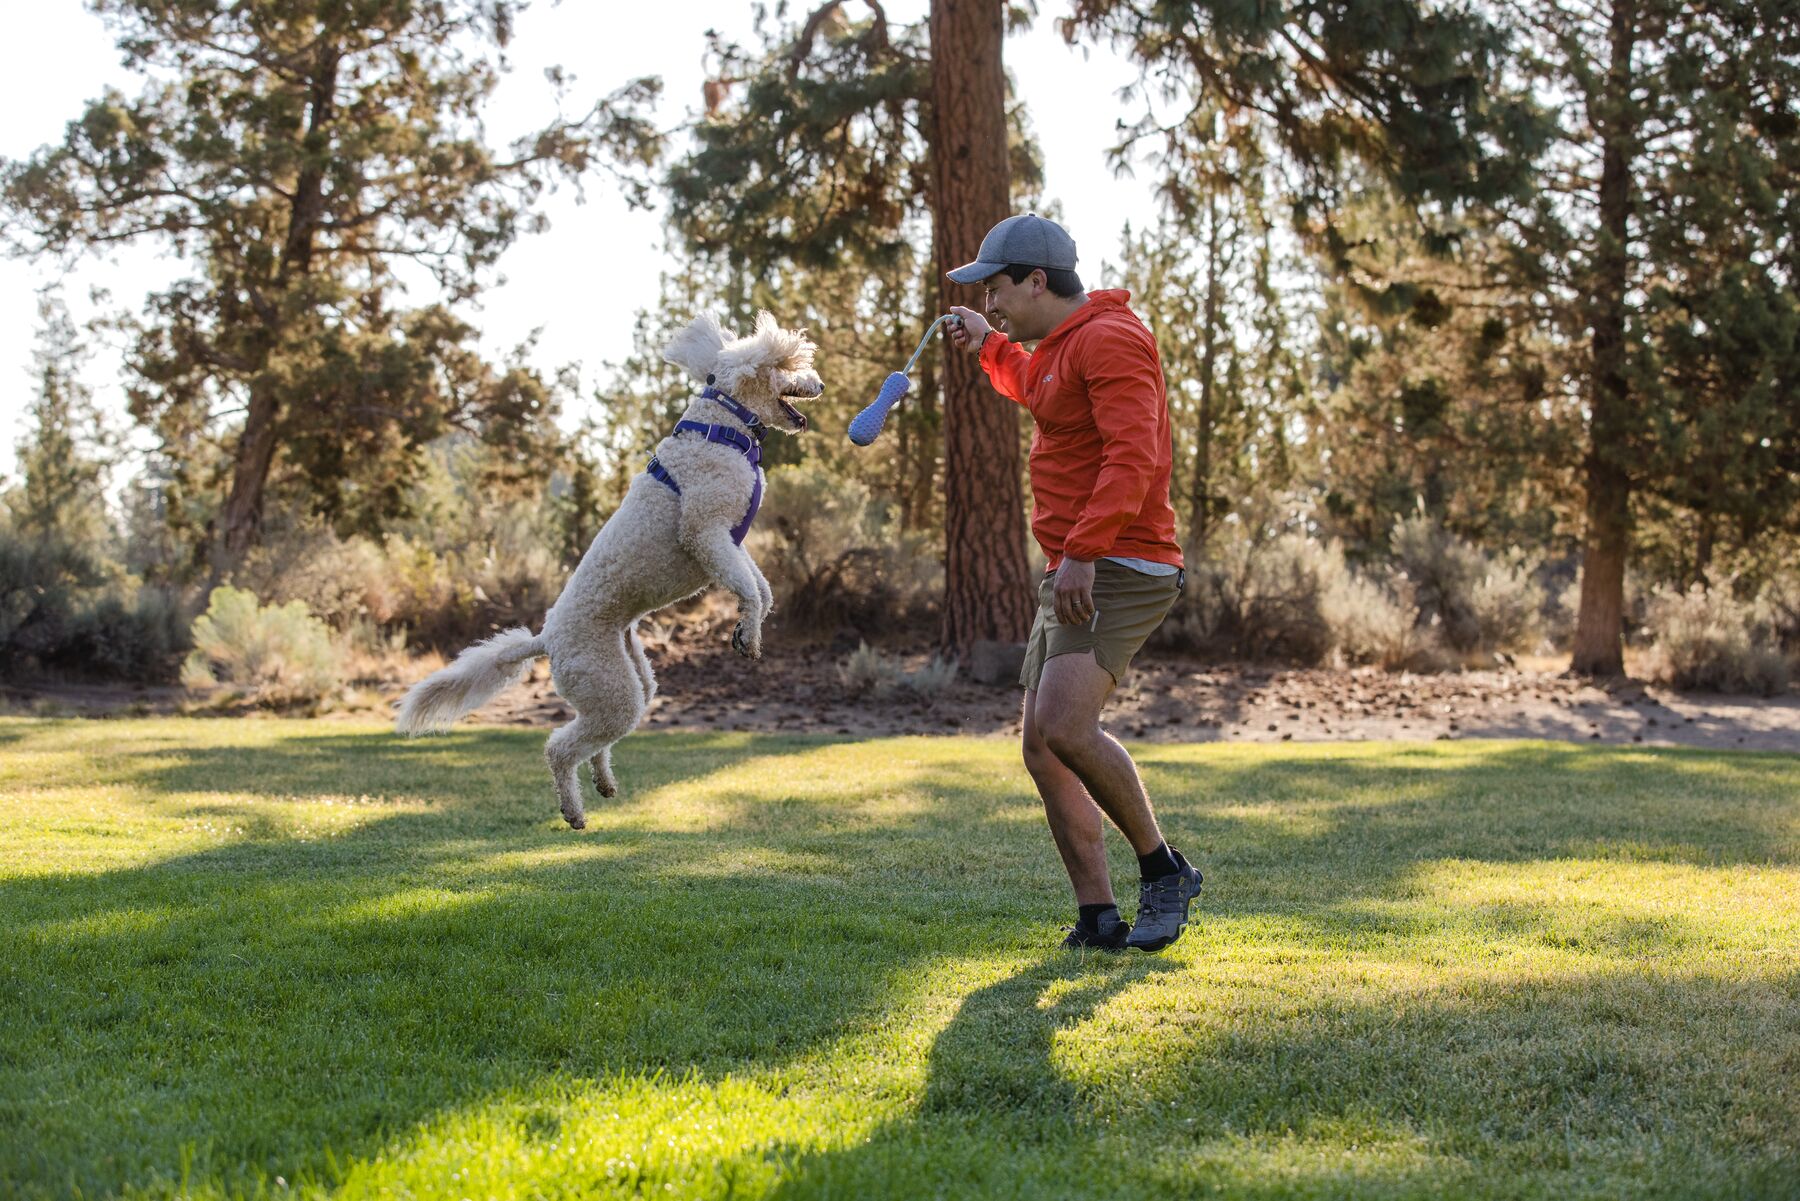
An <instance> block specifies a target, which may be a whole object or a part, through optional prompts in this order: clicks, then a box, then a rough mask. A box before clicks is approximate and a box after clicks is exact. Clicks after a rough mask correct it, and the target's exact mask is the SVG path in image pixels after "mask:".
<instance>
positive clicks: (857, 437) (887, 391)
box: [850, 313, 962, 446]
mask: <svg viewBox="0 0 1800 1201" xmlns="http://www.w3.org/2000/svg"><path fill="white" fill-rule="evenodd" d="M946 321H951V322H954V323H956V324H957V325H961V324H962V318H961V317H958V316H957V315H956V314H955V313H945V314H944V315H943V316H942V317H939V318H938V319H937V320H936V321H933V322H932V323H931V328H930V329H928V330H926V331H925V336H924V337H923V338H920V339H919V349H917V350H915V351H913V356H912V358H910V359H908V360H906V371H896V372H894V374H892V375H890V376H888V377H887V379H886V380H884V381H883V382H882V385H881V391H880V392H879V393H877V394H876V397H875V403H874V404H872V405H870V406H869V407H868V408H866V409H864V410H863V411H862V412H860V413H858V414H857V415H856V420H854V421H852V422H851V423H850V441H852V442H854V443H856V444H857V445H858V446H867V445H868V444H869V443H871V442H873V441H875V439H876V438H878V437H880V436H881V427H882V426H884V425H886V424H887V416H888V410H889V409H891V408H893V407H894V402H895V401H897V400H899V399H900V398H901V397H902V396H905V395H906V390H907V389H908V388H910V387H912V381H911V380H909V379H907V378H906V372H907V371H911V370H912V369H913V364H914V363H916V362H918V361H919V356H920V355H922V354H924V353H925V344H926V343H927V342H929V341H931V335H932V334H934V333H936V332H937V327H938V326H940V325H942V324H943V323H944V322H946Z"/></svg>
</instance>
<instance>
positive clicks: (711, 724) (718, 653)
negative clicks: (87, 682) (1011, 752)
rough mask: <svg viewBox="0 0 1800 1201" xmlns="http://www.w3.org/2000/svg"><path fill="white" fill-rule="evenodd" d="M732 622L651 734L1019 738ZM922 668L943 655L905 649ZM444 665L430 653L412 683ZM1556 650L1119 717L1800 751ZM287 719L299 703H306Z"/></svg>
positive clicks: (1008, 698)
mask: <svg viewBox="0 0 1800 1201" xmlns="http://www.w3.org/2000/svg"><path fill="white" fill-rule="evenodd" d="M727 628H728V627H727V626H724V625H722V624H717V623H706V624H704V625H700V624H696V625H690V626H684V627H680V628H677V629H675V630H673V631H669V632H663V631H662V630H660V629H657V628H654V627H652V628H650V629H648V630H647V631H646V632H647V638H646V642H647V645H648V647H649V651H650V657H651V661H652V662H653V663H654V665H655V667H656V671H657V676H658V681H659V692H658V695H657V698H656V701H655V704H654V705H653V706H652V708H651V710H650V712H649V714H648V715H647V716H646V717H645V719H644V728H646V729H652V730H705V731H718V730H741V731H752V732H758V733H800V732H810V733H826V734H845V735H852V736H859V737H878V736H887V735H894V734H976V735H993V736H1009V735H1010V736H1015V737H1016V736H1017V735H1018V733H1019V690H1018V688H1017V687H1016V686H987V685H982V684H976V683H973V682H971V681H969V680H967V679H962V678H959V679H956V680H954V681H953V682H951V683H950V684H948V685H946V686H945V687H943V688H942V689H941V690H939V691H938V692H936V693H935V694H932V695H929V696H920V695H915V694H913V693H911V692H908V691H906V690H904V689H898V690H894V691H892V692H890V693H888V694H887V695H880V696H878V695H874V694H873V693H870V692H860V693H859V692H857V691H855V690H853V689H851V688H850V687H848V686H847V685H846V684H845V683H844V681H843V680H842V678H841V676H840V670H839V668H840V664H842V662H843V661H844V659H845V657H846V654H845V652H844V651H843V650H842V649H839V650H836V651H833V650H827V649H825V648H816V647H814V648H804V647H795V646H790V645H781V644H779V643H777V644H773V645H771V646H769V648H768V653H767V654H766V656H765V657H764V659H763V660H762V661H761V662H758V663H751V662H748V661H746V660H743V659H740V658H739V657H738V656H737V655H735V654H733V653H732V652H731V651H730V649H729V648H728V647H727V645H726V630H727ZM899 658H901V660H902V661H903V662H904V663H905V665H906V666H907V667H908V668H910V669H915V670H916V669H917V668H918V667H920V666H922V665H923V663H924V660H925V658H926V656H925V654H923V653H918V654H913V655H910V656H899ZM434 665H435V664H434V663H433V662H430V661H426V662H421V663H418V664H416V665H415V666H414V667H413V668H412V669H411V670H410V671H408V672H407V673H406V675H407V676H408V677H409V678H416V677H417V676H419V675H422V674H424V672H425V671H426V670H428V669H429V668H430V667H431V666H434ZM1560 668H1561V664H1560V663H1559V662H1557V661H1553V660H1544V661H1541V662H1532V663H1522V664H1521V665H1520V666H1519V667H1517V668H1506V669H1496V670H1492V671H1474V672H1462V673H1455V674H1448V675H1428V676H1420V675H1407V674H1400V675H1391V674H1389V673H1387V672H1383V671H1379V670H1375V669H1358V670H1353V671H1329V670H1319V669H1294V668H1280V667H1272V666H1258V665H1247V664H1209V663H1202V662H1183V661H1172V660H1168V659H1158V658H1156V657H1154V656H1151V655H1142V656H1140V657H1139V659H1138V665H1137V667H1136V669H1135V670H1134V673H1133V674H1132V676H1131V677H1130V678H1128V679H1127V681H1126V683H1125V685H1124V686H1123V687H1121V689H1120V690H1119V692H1118V693H1117V694H1115V696H1114V699H1113V701H1112V702H1111V704H1109V705H1108V707H1107V710H1106V714H1105V717H1104V720H1105V723H1106V725H1107V728H1108V729H1110V730H1111V731H1112V732H1113V733H1114V734H1115V735H1117V736H1118V737H1120V738H1124V739H1128V740H1138V741H1144V742H1286V741H1294V742H1352V741H1362V740H1375V739H1393V740H1402V741H1406V740H1419V741H1430V740H1435V739H1457V738H1543V739H1553V740H1559V741H1567V742H1589V743H1612V744H1640V745H1644V746H1693V747H1713V748H1722V749H1728V750H1762V751H1771V750H1772V751H1789V752H1800V696H1796V695H1792V694H1790V695H1787V696H1781V697H1773V698H1760V697H1743V696H1719V695H1710V694H1697V693H1677V692H1674V691H1672V690H1669V689H1666V688H1662V687H1658V686H1651V685H1646V684H1643V683H1640V682H1638V681H1627V682H1622V683H1619V684H1615V685H1612V686H1609V687H1596V686H1595V685H1593V684H1589V683H1586V682H1583V681H1579V680H1571V679H1564V678H1562V677H1561V676H1560V675H1559V674H1558V672H1559V671H1560ZM406 682H407V681H406V680H399V679H396V680H391V681H388V682H385V683H382V684H379V685H374V686H369V687H365V688H361V689H358V690H355V691H353V692H352V693H351V694H349V695H348V696H346V697H344V698H340V699H334V700H333V701H331V702H328V703H327V704H325V705H323V706H318V707H314V708H311V709H308V710H303V712H308V713H316V714H317V715H319V716H322V717H328V718H335V717H352V718H365V719H366V718H370V717H386V716H389V715H391V713H392V707H393V704H394V702H395V701H396V700H397V699H398V698H399V696H400V694H401V693H402V692H403V691H404V689H405V687H406ZM0 707H3V708H4V709H7V710H10V711H12V712H15V713H17V712H27V713H29V712H36V713H53V714H55V713H66V714H71V715H83V716H96V717H101V716H124V715H134V714H152V713H209V714H224V713H231V714H242V715H252V714H256V713H270V712H280V710H270V709H267V708H264V707H259V706H255V705H251V704H249V703H246V702H242V701H239V700H236V699H234V698H233V697H232V695H231V694H229V693H226V694H213V695H210V696H203V695H197V694H194V693H191V692H188V691H186V690H183V689H178V688H168V689H131V688H121V687H117V686H112V687H95V686H74V685H63V686H54V687H52V686H45V687H37V688H32V689H21V688H0ZM286 712H288V713H289V714H292V713H294V712H295V710H293V709H291V708H290V709H288V710H287V711H286ZM571 716H573V714H572V712H571V711H570V709H569V708H568V706H567V705H565V704H564V703H563V701H562V699H561V698H560V697H559V696H558V695H557V694H556V691H555V689H554V688H553V687H552V686H551V684H550V677H549V670H548V665H547V664H546V663H543V662H539V663H538V664H537V665H536V667H535V668H534V669H533V671H532V674H531V676H530V677H529V678H528V679H527V680H526V681H525V682H524V683H522V684H520V685H519V686H518V687H516V688H514V689H512V690H511V691H509V692H508V693H506V694H505V695H503V696H501V697H499V698H498V699H496V700H495V701H494V702H493V703H492V704H490V705H488V706H487V707H485V708H483V709H481V710H480V711H478V712H477V713H476V714H475V715H473V716H472V717H471V718H470V719H469V720H470V721H471V722H475V723H489V724H504V725H520V726H542V727H549V726H554V725H557V724H560V723H561V722H563V721H566V720H567V719H568V718H569V717H571Z"/></svg>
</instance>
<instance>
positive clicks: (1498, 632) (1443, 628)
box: [1392, 514, 1544, 657]
mask: <svg viewBox="0 0 1800 1201" xmlns="http://www.w3.org/2000/svg"><path fill="white" fill-rule="evenodd" d="M1392 545H1393V550H1394V556H1395V558H1396V559H1397V560H1398V563H1399V567H1400V570H1401V571H1402V572H1404V573H1405V576H1406V579H1407V580H1408V581H1409V582H1410V584H1411V585H1412V596H1413V603H1414V604H1415V606H1416V607H1417V611H1418V618H1417V620H1418V621H1419V623H1420V624H1422V625H1427V626H1433V625H1434V626H1435V627H1436V628H1437V630H1438V631H1439V633H1440V635H1441V636H1442V638H1443V640H1444V643H1445V644H1446V645H1447V646H1448V647H1449V648H1450V649H1451V650H1453V651H1456V652H1459V653H1460V654H1462V655H1464V656H1468V657H1475V656H1484V655H1486V654H1489V653H1491V652H1494V651H1523V650H1529V649H1530V648H1531V647H1532V646H1533V645H1534V644H1535V643H1536V642H1537V640H1538V637H1539V632H1540V629H1541V626H1542V617H1541V614H1542V611H1543V608H1544V590H1543V589H1542V588H1541V587H1540V586H1539V585H1538V583H1537V581H1536V580H1534V579H1533V578H1532V574H1531V572H1530V571H1529V570H1528V569H1527V568H1526V566H1525V563H1524V559H1523V556H1522V555H1521V554H1520V553H1519V552H1518V551H1516V550H1515V551H1509V552H1507V553H1506V554H1503V555H1499V556H1492V555H1489V554H1488V553H1487V552H1485V551H1483V550H1482V549H1481V548H1480V547H1478V546H1476V545H1474V544H1473V543H1470V542H1466V541H1464V540H1463V539H1461V538H1458V537H1457V536H1456V535H1455V534H1452V533H1451V532H1450V531H1448V530H1446V529H1445V528H1444V527H1443V526H1441V525H1439V524H1438V523H1437V522H1436V521H1434V520H1433V519H1431V518H1429V517H1426V516H1424V515H1423V514H1420V515H1418V516H1414V517H1408V518H1404V519H1402V520H1400V521H1397V522H1395V523H1394V531H1393V538H1392Z"/></svg>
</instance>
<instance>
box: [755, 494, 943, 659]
mask: <svg viewBox="0 0 1800 1201" xmlns="http://www.w3.org/2000/svg"><path fill="white" fill-rule="evenodd" d="M897 525H898V521H897V516H896V514H895V512H894V511H893V509H892V507H891V506H890V505H888V504H887V503H885V502H879V501H876V500H875V499H873V498H872V496H871V494H870V491H869V488H868V486H867V485H866V484H864V483H862V482H861V481H860V480H855V479H840V478H838V477H837V476H834V475H833V474H832V473H831V472H830V470H829V469H827V468H826V467H825V466H823V465H822V464H817V463H804V464H798V465H795V466H787V467H777V468H775V469H773V470H772V471H770V472H769V487H768V492H767V499H766V500H765V501H764V503H763V509H762V512H761V514H759V516H758V517H757V522H756V525H755V526H754V527H753V529H752V531H751V534H750V549H751V553H752V554H753V555H754V557H755V558H756V561H757V562H758V564H760V565H761V567H762V569H763V573H764V574H765V575H766V576H767V577H768V580H769V587H770V588H771V589H772V590H773V591H774V593H775V598H776V608H777V611H778V612H779V613H780V615H781V620H782V623H783V625H784V627H786V628H790V629H795V628H797V629H810V630H813V631H816V632H817V633H819V634H822V635H830V634H831V633H833V632H834V631H836V630H838V629H841V628H843V627H846V626H848V627H849V628H851V629H853V630H855V631H856V632H857V633H858V634H861V635H864V636H870V635H875V634H878V633H882V632H885V631H889V630H891V629H893V628H895V627H896V626H901V625H904V624H907V623H908V622H912V621H916V620H918V619H920V618H922V617H924V616H926V615H927V614H929V613H930V612H931V608H932V605H933V603H934V602H935V598H936V596H937V594H938V592H939V590H940V588H941V586H942V577H943V571H942V566H941V564H940V563H939V562H938V559H937V555H936V553H935V552H934V551H933V550H932V548H931V546H930V543H929V542H928V541H927V540H926V539H925V538H924V536H922V535H919V534H916V533H912V534H902V533H901V532H900V531H899V530H898V529H897Z"/></svg>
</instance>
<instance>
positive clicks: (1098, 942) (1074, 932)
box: [1062, 909, 1131, 951]
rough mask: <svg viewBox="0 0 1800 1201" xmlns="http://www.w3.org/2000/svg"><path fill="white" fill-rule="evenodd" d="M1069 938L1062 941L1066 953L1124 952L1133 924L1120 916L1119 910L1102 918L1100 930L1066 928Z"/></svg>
mask: <svg viewBox="0 0 1800 1201" xmlns="http://www.w3.org/2000/svg"><path fill="white" fill-rule="evenodd" d="M1063 929H1065V930H1067V931H1068V932H1069V936H1068V937H1067V938H1065V939H1063V940H1062V945H1063V950H1065V951H1123V950H1124V949H1125V940H1126V938H1127V937H1129V936H1130V934H1131V923H1130V922H1128V921H1126V920H1125V919H1124V918H1122V917H1120V916H1119V911H1118V910H1116V909H1115V910H1113V911H1112V912H1111V913H1108V914H1105V915H1104V916H1102V917H1101V919H1100V923H1099V926H1098V928H1096V929H1089V928H1088V927H1086V926H1082V925H1074V926H1064V927H1063Z"/></svg>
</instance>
